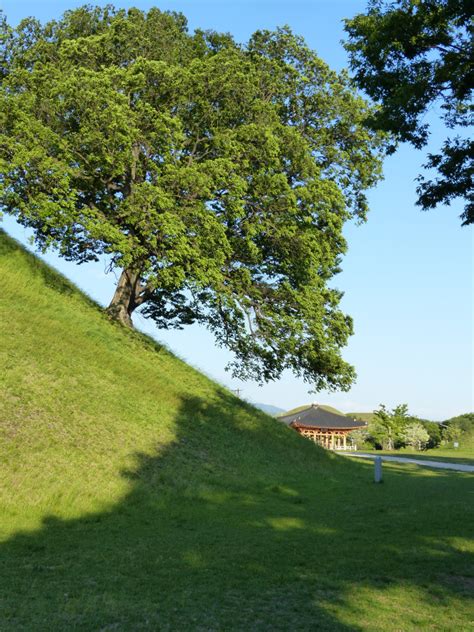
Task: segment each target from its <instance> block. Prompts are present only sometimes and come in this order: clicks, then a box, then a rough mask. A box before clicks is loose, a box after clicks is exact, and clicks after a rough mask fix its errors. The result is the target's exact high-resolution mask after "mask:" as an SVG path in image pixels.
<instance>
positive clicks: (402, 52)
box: [346, 0, 474, 224]
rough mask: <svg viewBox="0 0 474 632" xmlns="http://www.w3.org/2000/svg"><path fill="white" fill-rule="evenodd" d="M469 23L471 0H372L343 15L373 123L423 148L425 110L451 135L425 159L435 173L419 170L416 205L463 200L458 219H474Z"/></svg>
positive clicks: (473, 68)
mask: <svg viewBox="0 0 474 632" xmlns="http://www.w3.org/2000/svg"><path fill="white" fill-rule="evenodd" d="M472 26H473V18H472V2H468V0H371V1H369V3H368V9H367V12H366V13H363V14H359V15H356V16H355V17H354V18H353V19H350V20H346V31H347V33H348V35H349V40H348V42H347V43H346V48H347V50H348V51H349V53H350V57H351V66H352V69H353V70H354V74H355V81H356V82H357V84H358V85H359V87H361V88H363V89H364V90H365V91H366V92H367V93H368V94H369V95H370V96H371V97H372V98H373V99H374V100H375V101H376V102H377V103H378V104H379V105H380V108H379V109H378V110H377V111H376V112H375V113H374V115H372V116H371V117H370V124H371V125H372V126H373V128H374V129H382V130H388V131H390V132H392V133H393V134H394V136H395V137H396V138H398V139H399V140H401V141H408V142H410V143H412V144H413V145H414V146H415V147H417V148H421V147H423V146H424V145H426V144H427V142H428V140H429V136H430V127H429V124H428V123H427V121H426V114H427V112H429V111H433V112H436V114H438V117H439V119H440V120H441V121H442V122H443V124H444V125H445V127H446V129H447V131H448V137H447V138H446V140H445V142H444V144H443V146H442V147H441V148H440V150H439V152H438V153H429V154H428V160H427V163H426V165H425V167H427V168H428V169H429V170H430V171H434V172H435V177H433V178H431V174H430V171H428V173H429V175H428V177H425V176H423V175H420V176H419V177H418V180H419V186H418V195H419V198H418V204H419V205H420V206H421V207H422V208H423V209H430V208H434V207H435V206H437V205H438V204H440V203H443V204H448V205H449V204H450V202H451V201H452V200H453V199H455V198H460V199H463V200H465V208H464V212H463V214H462V216H461V217H462V220H463V224H470V223H472V222H474V187H473V179H474V142H473V141H472V139H470V138H469V132H468V131H467V128H469V127H471V126H472V123H473V107H472V89H473V86H474V55H473V51H474V48H473V45H472V36H473V29H472ZM466 132H467V133H466Z"/></svg>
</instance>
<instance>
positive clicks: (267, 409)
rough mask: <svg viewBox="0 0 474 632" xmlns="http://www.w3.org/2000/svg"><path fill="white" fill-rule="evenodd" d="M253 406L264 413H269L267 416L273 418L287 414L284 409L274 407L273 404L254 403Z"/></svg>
mask: <svg viewBox="0 0 474 632" xmlns="http://www.w3.org/2000/svg"><path fill="white" fill-rule="evenodd" d="M252 406H255V408H258V409H259V410H263V412H264V413H267V415H271V416H272V417H277V415H281V413H284V412H285V411H284V410H283V408H278V406H272V405H271V404H260V403H257V404H256V403H254V402H252Z"/></svg>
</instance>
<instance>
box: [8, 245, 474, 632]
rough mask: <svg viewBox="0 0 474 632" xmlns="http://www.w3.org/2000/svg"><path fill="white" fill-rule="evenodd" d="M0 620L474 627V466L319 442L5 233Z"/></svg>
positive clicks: (127, 626) (71, 624)
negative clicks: (326, 447) (352, 455)
mask: <svg viewBox="0 0 474 632" xmlns="http://www.w3.org/2000/svg"><path fill="white" fill-rule="evenodd" d="M0 271H1V274H2V282H3V283H2V294H1V299H0V341H1V346H0V388H1V393H2V398H1V399H0V430H1V437H0V481H1V485H0V511H1V515H0V630H1V631H2V632H3V631H7V632H10V631H15V632H16V631H20V630H21V631H25V632H26V631H28V632H30V631H34V632H36V631H43V630H44V631H45V632H46V631H48V632H49V631H51V632H55V631H58V632H59V631H66V630H67V631H69V630H71V631H76V630H77V631H79V630H81V631H82V630H83V631H87V632H89V631H99V630H100V631H104V632H105V631H114V632H115V631H119V632H122V631H124V632H125V631H126V632H128V631H130V630H132V631H135V630H152V631H155V630H159V631H161V630H169V631H187V630H191V631H194V630H196V631H203V632H204V631H221V630H222V631H226V632H227V631H232V630H242V631H248V630H264V631H266V630H268V631H270V630H271V631H273V630H282V631H283V630H284V631H287V630H291V631H293V630H295V631H297V630H308V631H309V630H311V631H313V630H341V631H347V632H349V631H351V632H352V631H354V630H356V631H357V630H369V631H373V632H381V631H393V632H395V631H401V630H403V632H408V631H412V630H413V631H416V632H418V631H420V630H433V631H435V630H436V631H440V630H442V631H445V630H453V631H456V632H459V631H463V630H465V631H467V630H471V629H472V619H473V614H472V613H473V611H472V600H471V597H472V588H473V585H474V567H473V555H474V545H473V535H474V527H473V525H474V510H473V507H474V502H472V501H473V500H474V476H472V475H469V474H463V473H455V472H446V471H434V470H429V469H423V468H419V467H416V466H410V465H407V464H404V465H398V464H395V463H394V464H386V465H385V466H384V483H383V484H382V485H375V484H373V483H372V469H373V465H372V463H369V462H367V463H366V462H362V461H358V460H356V459H354V460H352V459H346V458H344V457H342V456H339V455H335V454H332V453H328V452H325V451H323V450H322V449H320V448H318V447H317V446H314V445H313V444H311V443H310V442H309V441H307V440H305V439H303V438H302V437H300V436H299V435H297V433H295V432H294V431H292V430H291V429H289V428H287V427H285V426H284V425H283V424H281V423H280V422H278V421H276V420H274V419H272V418H270V417H267V416H266V415H264V414H263V413H261V412H258V411H256V410H255V409H254V408H253V407H251V406H249V405H247V404H245V403H244V402H241V401H240V400H238V399H236V398H235V397H234V396H233V395H232V394H231V393H229V392H228V391H227V390H225V389H224V388H222V387H220V386H218V385H216V384H215V383H213V382H212V381H210V380H209V379H207V378H206V377H205V376H203V375H202V374H200V373H198V372H197V371H195V370H193V369H191V368H190V367H188V366H187V365H186V364H184V363H183V362H181V361H180V360H178V359H177V358H175V357H174V356H173V355H172V354H171V353H170V352H169V351H167V350H166V349H164V348H163V347H161V346H159V345H157V344H156V343H154V342H153V341H151V340H150V339H149V338H146V337H144V336H142V335H140V334H137V333H134V332H129V331H125V330H123V329H122V328H121V327H118V326H115V325H113V324H111V323H109V322H108V320H107V318H106V317H105V315H104V314H103V313H102V311H101V310H100V309H99V308H98V307H97V306H96V305H94V304H93V303H92V302H91V301H89V300H88V299H86V298H85V297H84V296H83V295H82V294H80V293H79V292H78V291H77V290H76V289H75V288H74V287H73V286H72V285H71V284H70V283H68V282H67V281H66V280H64V279H62V278H60V277H58V275H57V274H56V273H54V272H53V271H51V270H50V269H48V268H46V267H45V266H43V265H42V264H40V263H39V262H38V261H37V260H36V259H34V258H33V257H31V256H30V255H27V254H26V253H25V252H24V251H22V250H21V249H19V248H18V247H17V246H16V245H15V244H14V243H13V242H11V241H10V240H9V239H7V238H6V237H5V236H2V235H1V234H0Z"/></svg>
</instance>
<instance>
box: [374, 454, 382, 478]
mask: <svg viewBox="0 0 474 632" xmlns="http://www.w3.org/2000/svg"><path fill="white" fill-rule="evenodd" d="M374 482H375V483H381V482H382V457H381V456H376V457H375V460H374Z"/></svg>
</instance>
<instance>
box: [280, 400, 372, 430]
mask: <svg viewBox="0 0 474 632" xmlns="http://www.w3.org/2000/svg"><path fill="white" fill-rule="evenodd" d="M278 419H279V421H282V422H283V423H285V424H288V425H289V424H292V423H294V424H295V425H296V424H298V425H302V426H306V427H309V428H311V427H314V428H340V429H344V430H349V429H351V430H356V429H357V428H365V426H366V425H367V424H366V423H365V422H363V421H356V420H355V419H351V418H350V417H346V416H345V415H338V414H337V413H332V412H331V411H329V410H325V409H324V408H321V407H320V406H318V405H317V404H311V406H308V408H304V409H303V410H299V411H298V412H297V413H293V414H292V415H282V416H281V417H278Z"/></svg>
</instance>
